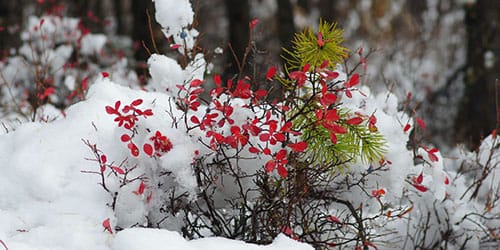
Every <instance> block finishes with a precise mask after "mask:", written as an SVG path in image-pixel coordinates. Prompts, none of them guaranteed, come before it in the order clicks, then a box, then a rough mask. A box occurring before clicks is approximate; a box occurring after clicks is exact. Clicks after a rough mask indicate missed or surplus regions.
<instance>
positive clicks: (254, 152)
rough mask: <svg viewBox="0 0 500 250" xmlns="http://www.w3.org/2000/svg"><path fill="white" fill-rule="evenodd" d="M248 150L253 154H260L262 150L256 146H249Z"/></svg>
mask: <svg viewBox="0 0 500 250" xmlns="http://www.w3.org/2000/svg"><path fill="white" fill-rule="evenodd" d="M248 152H250V153H252V154H258V153H260V150H259V149H258V148H256V147H249V148H248Z"/></svg>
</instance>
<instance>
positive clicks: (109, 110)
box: [106, 106, 116, 115]
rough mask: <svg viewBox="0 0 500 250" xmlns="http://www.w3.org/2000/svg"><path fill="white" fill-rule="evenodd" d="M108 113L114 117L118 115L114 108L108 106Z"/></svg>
mask: <svg viewBox="0 0 500 250" xmlns="http://www.w3.org/2000/svg"><path fill="white" fill-rule="evenodd" d="M106 113H108V114H110V115H112V114H115V113H116V110H115V109H114V108H112V107H111V106H106Z"/></svg>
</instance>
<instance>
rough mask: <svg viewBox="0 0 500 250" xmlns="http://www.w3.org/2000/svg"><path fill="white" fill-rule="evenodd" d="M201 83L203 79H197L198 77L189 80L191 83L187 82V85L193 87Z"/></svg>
mask: <svg viewBox="0 0 500 250" xmlns="http://www.w3.org/2000/svg"><path fill="white" fill-rule="evenodd" d="M202 84H203V81H202V80H199V79H194V80H192V81H191V83H190V84H189V86H191V87H192V88H195V87H199V86H201V85H202Z"/></svg>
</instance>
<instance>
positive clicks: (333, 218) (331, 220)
mask: <svg viewBox="0 0 500 250" xmlns="http://www.w3.org/2000/svg"><path fill="white" fill-rule="evenodd" d="M326 220H327V221H329V222H333V223H338V224H341V223H342V222H341V221H340V220H339V218H337V217H335V216H333V215H330V216H328V217H327V218H326Z"/></svg>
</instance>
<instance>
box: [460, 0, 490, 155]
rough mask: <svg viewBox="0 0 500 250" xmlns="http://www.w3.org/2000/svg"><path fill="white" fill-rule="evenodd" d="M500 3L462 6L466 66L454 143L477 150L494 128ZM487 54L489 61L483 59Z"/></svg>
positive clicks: (485, 1) (484, 1)
mask: <svg viewBox="0 0 500 250" xmlns="http://www.w3.org/2000/svg"><path fill="white" fill-rule="evenodd" d="M499 9H500V1H497V0H478V1H477V2H476V3H475V4H469V5H467V6H466V20H465V22H466V31H467V63H466V64H467V65H466V69H465V78H464V82H465V91H464V96H463V100H462V103H461V106H460V107H459V112H458V116H457V120H456V122H455V134H456V141H457V142H464V143H466V145H468V146H469V148H471V149H475V148H477V146H478V145H479V143H480V140H481V138H482V137H484V136H486V135H488V134H489V133H491V131H492V130H493V129H494V128H498V124H497V118H496V117H497V110H496V102H495V101H496V100H498V94H495V93H496V92H495V79H496V78H499V74H500V60H498V56H499V55H500V12H499V11H498V10H499ZM489 55H491V56H492V57H493V59H492V60H493V61H490V62H488V60H485V58H487V57H488V56H489ZM495 57H497V58H496V60H495Z"/></svg>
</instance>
